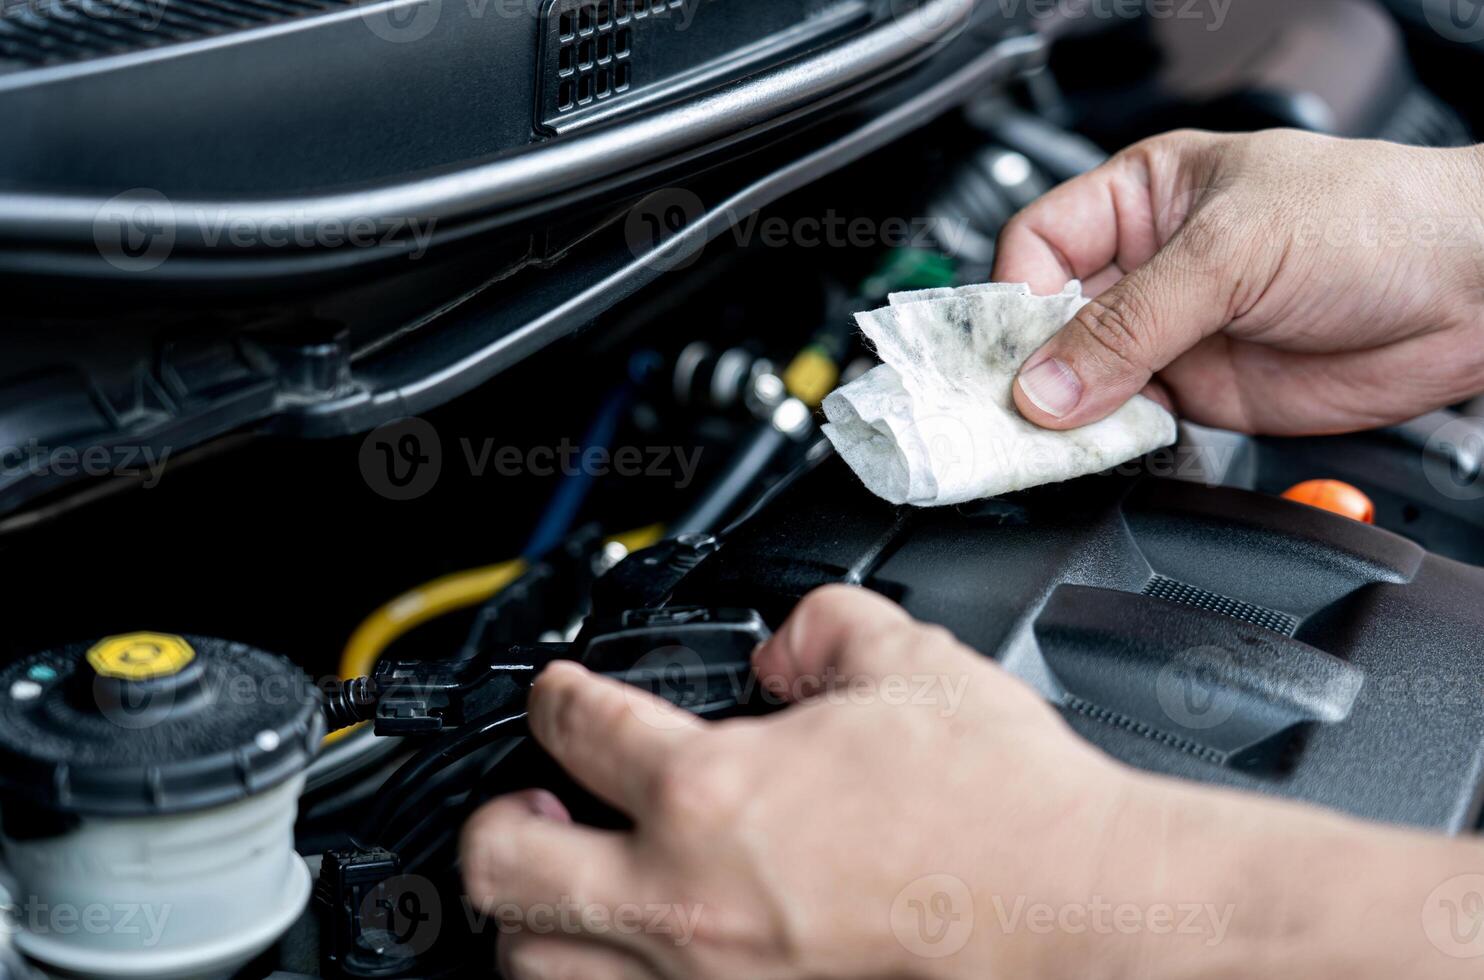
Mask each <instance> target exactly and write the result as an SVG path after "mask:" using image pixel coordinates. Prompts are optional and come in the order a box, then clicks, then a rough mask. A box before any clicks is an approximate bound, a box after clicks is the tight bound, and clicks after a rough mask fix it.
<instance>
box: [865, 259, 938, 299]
mask: <svg viewBox="0 0 1484 980" xmlns="http://www.w3.org/2000/svg"><path fill="white" fill-rule="evenodd" d="M957 282H958V265H957V263H955V262H954V261H953V259H951V258H949V257H948V256H946V255H944V254H942V253H941V252H935V251H932V250H931V249H926V248H897V249H892V250H891V251H890V252H888V253H887V254H886V256H885V257H883V258H882V260H881V264H880V265H879V266H877V267H876V271H875V272H874V273H872V274H871V275H870V276H869V277H867V278H866V280H865V281H864V282H863V283H861V287H860V292H861V295H862V296H864V297H865V298H866V299H867V300H870V301H871V302H879V301H880V300H883V299H885V298H886V294H887V293H894V292H899V291H901V290H906V289H933V288H936V287H941V286H953V285H956V284H957Z"/></svg>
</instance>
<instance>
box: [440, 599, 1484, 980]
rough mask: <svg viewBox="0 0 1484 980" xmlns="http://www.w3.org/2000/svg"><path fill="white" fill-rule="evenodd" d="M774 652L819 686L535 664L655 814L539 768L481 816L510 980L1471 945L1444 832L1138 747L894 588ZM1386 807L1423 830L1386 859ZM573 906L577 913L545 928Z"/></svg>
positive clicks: (911, 968)
mask: <svg viewBox="0 0 1484 980" xmlns="http://www.w3.org/2000/svg"><path fill="white" fill-rule="evenodd" d="M754 666H755V672H756V674H757V675H758V677H759V678H761V679H762V680H763V682H764V683H765V684H766V685H767V687H768V689H769V690H770V691H773V692H775V693H777V694H779V695H780V696H786V697H788V698H790V699H791V700H800V701H802V702H804V703H802V704H799V705H796V706H794V707H792V708H789V709H787V710H785V711H783V712H782V713H780V714H777V715H773V716H770V717H767V718H761V719H737V720H732V721H727V722H722V723H705V722H702V721H699V720H698V719H696V718H694V717H693V716H690V715H688V714H685V713H684V712H682V711H680V710H679V709H676V708H673V707H671V706H670V705H668V704H667V703H665V702H663V701H659V700H657V699H654V698H652V697H651V696H650V695H649V694H648V693H647V692H639V691H637V690H635V689H633V688H628V687H625V686H623V685H621V684H619V683H618V682H616V681H612V680H609V679H605V678H602V677H598V676H595V675H591V674H588V673H587V672H586V671H584V670H583V669H581V668H580V667H577V666H575V665H572V664H557V665H554V666H552V667H551V668H549V669H548V670H547V671H546V672H544V673H543V674H542V675H541V677H540V678H539V679H538V681H537V683H536V687H535V689H534V690H533V692H532V702H531V715H530V718H531V728H532V732H533V734H534V735H535V737H536V738H537V739H538V740H539V741H540V742H541V743H542V745H543V746H545V748H546V749H547V750H548V751H549V752H550V753H551V754H552V755H553V756H554V757H555V759H556V760H557V761H558V762H559V763H561V764H562V765H563V766H564V767H565V768H567V769H568V770H569V771H570V772H571V774H572V775H573V776H574V777H575V778H576V779H577V781H578V782H580V783H582V784H583V785H584V786H586V787H587V788H588V789H590V790H591V791H592V792H594V793H596V794H597V795H598V796H600V797H601V798H603V799H604V800H606V801H608V802H609V803H611V804H612V805H614V806H616V807H618V808H619V809H621V810H623V811H624V812H625V813H627V814H629V815H630V816H631V817H632V818H633V820H634V828H633V829H632V830H631V831H627V832H616V831H606V830H598V829H594V828H590V827H583V826H578V825H576V824H574V823H572V822H571V819H570V817H569V816H568V814H567V811H566V810H565V808H564V807H563V806H562V804H561V803H560V802H559V801H557V799H556V798H555V797H553V796H552V795H551V794H549V793H545V792H542V791H532V792H526V793H518V794H513V795H511V796H507V797H504V798H501V799H499V800H496V801H494V802H492V803H490V804H488V805H487V806H486V807H484V808H483V809H482V810H480V811H479V812H478V813H477V814H476V815H475V816H474V817H473V818H472V819H471V820H470V822H469V824H468V826H467V827H466V828H465V831H464V837H463V842H462V852H463V869H464V876H465V882H466V886H467V888H468V892H469V896H470V898H471V900H472V901H473V902H474V903H475V904H476V906H477V907H478V908H480V909H482V910H483V911H485V912H486V913H487V914H490V915H492V916H494V917H495V918H496V919H497V920H498V921H501V922H502V923H505V924H506V925H507V926H510V927H517V931H514V932H511V933H509V934H507V935H504V936H502V937H501V940H500V958H501V967H502V972H503V974H504V975H505V976H506V977H507V978H509V980H556V978H562V980H606V978H617V977H621V978H626V980H628V978H666V980H733V978H735V980H765V978H773V980H793V978H798V980H803V978H827V977H840V978H845V977H855V978H862V977H896V978H923V980H928V978H933V980H937V978H948V980H957V978H963V980H984V978H985V977H1011V978H1021V977H1026V978H1030V977H1038V978H1039V977H1045V978H1058V977H1071V976H1076V977H1088V976H1100V977H1108V978H1120V977H1131V978H1132V977H1139V978H1141V980H1157V978H1160V977H1166V976H1168V977H1171V978H1175V977H1188V976H1195V975H1199V976H1203V977H1215V978H1220V977H1243V976H1258V975H1262V974H1263V973H1265V972H1272V971H1274V970H1276V969H1277V968H1278V967H1279V966H1280V965H1282V966H1283V967H1285V968H1286V969H1289V970H1290V972H1292V973H1293V974H1294V975H1299V976H1304V977H1307V978H1314V980H1322V978H1328V977H1331V976H1333V977H1336V978H1338V977H1341V976H1344V977H1371V976H1374V977H1377V978H1381V977H1384V978H1386V980H1394V978H1395V977H1398V976H1403V975H1407V976H1424V975H1426V976H1438V977H1451V976H1459V977H1462V976H1464V975H1465V973H1464V970H1463V969H1461V968H1459V967H1464V968H1466V967H1468V966H1469V964H1468V963H1467V962H1465V961H1462V960H1454V961H1449V960H1447V959H1446V958H1444V957H1443V956H1441V955H1440V954H1439V953H1437V952H1436V950H1432V949H1430V948H1429V947H1428V946H1427V943H1426V942H1425V940H1424V939H1423V936H1422V932H1421V930H1420V929H1418V920H1417V909H1418V908H1419V907H1420V905H1421V902H1422V896H1425V895H1426V894H1427V892H1428V890H1429V889H1431V888H1433V887H1434V885H1435V884H1436V882H1437V881H1440V880H1442V878H1439V877H1436V876H1437V875H1442V876H1443V877H1446V876H1447V875H1448V874H1457V873H1458V871H1460V870H1464V869H1466V864H1465V863H1464V862H1463V861H1462V860H1461V859H1460V856H1459V854H1458V853H1456V852H1454V851H1446V852H1444V851H1440V850H1439V849H1440V848H1446V847H1456V846H1457V845H1455V844H1453V842H1447V841H1436V840H1434V839H1433V838H1430V837H1424V836H1422V835H1404V834H1401V833H1399V832H1383V831H1377V830H1374V829H1373V828H1364V827H1363V825H1359V824H1355V823H1353V822H1351V821H1348V820H1344V819H1343V818H1339V817H1334V816H1329V815H1325V814H1322V813H1319V812H1317V811H1310V810H1307V809H1304V808H1300V807H1296V806H1291V805H1288V804H1281V803H1277V802H1274V801H1261V800H1258V799H1256V798H1252V797H1246V796H1238V795H1236V794H1230V793H1221V792H1217V791H1214V790H1209V789H1202V788H1199V787H1194V786H1189V785H1186V784H1177V783H1174V782H1171V781H1167V780H1163V779H1157V778H1155V777H1151V776H1147V775H1142V774H1138V773H1135V772H1134V771H1132V770H1129V769H1126V768H1124V767H1123V766H1121V765H1119V764H1117V763H1114V762H1113V761H1111V760H1110V759H1108V758H1107V757H1106V756H1103V755H1102V754H1100V753H1099V752H1097V751H1096V750H1094V749H1093V748H1092V747H1091V746H1089V745H1088V744H1087V743H1085V742H1083V741H1082V740H1080V739H1078V738H1077V737H1076V736H1075V735H1074V734H1073V733H1072V732H1071V731H1070V729H1068V728H1067V727H1066V726H1065V725H1064V724H1063V723H1062V721H1061V720H1060V718H1059V717H1058V716H1057V715H1056V714H1055V712H1053V711H1052V710H1051V709H1050V708H1049V707H1048V706H1047V705H1046V704H1045V703H1044V702H1043V701H1042V700H1041V699H1040V698H1039V697H1038V696H1037V695H1036V694H1034V693H1033V692H1032V691H1031V690H1030V689H1029V688H1028V687H1026V686H1024V685H1023V684H1021V683H1020V682H1019V681H1016V680H1014V679H1013V678H1011V677H1010V676H1009V675H1007V674H1005V673H1004V672H1003V671H1002V670H1001V669H1000V668H999V667H998V666H996V665H995V664H994V663H992V662H991V661H989V660H987V659H985V658H983V657H982V656H980V655H978V654H976V653H974V652H973V651H971V650H969V649H967V648H965V647H963V646H962V645H960V644H959V643H957V642H956V641H955V640H953V639H952V637H951V636H950V635H949V634H947V633H946V632H945V631H943V630H942V629H940V628H937V627H930V626H924V625H922V624H920V623H917V622H915V621H913V620H912V619H910V618H909V617H908V616H907V615H906V614H905V613H904V612H902V610H901V609H899V608H898V607H896V606H895V605H893V604H891V603H890V602H888V601H887V600H885V599H882V598H880V597H879V596H876V595H873V594H871V593H868V592H866V591H864V590H861V589H847V588H843V587H831V588H827V589H823V590H820V591H818V592H815V593H813V594H811V595H810V596H809V597H807V598H806V599H805V600H804V601H803V602H802V603H801V604H800V605H799V607H798V609H797V610H796V611H795V612H794V614H793V616H791V617H790V619H789V621H788V622H787V623H786V624H785V625H784V626H783V628H782V629H781V630H780V631H779V633H778V634H777V635H776V636H775V637H774V638H773V639H772V640H771V641H769V642H768V643H766V644H764V645H763V646H762V647H761V648H760V649H759V650H758V652H757V653H756V655H755V658H754ZM1393 833H1394V836H1396V837H1400V838H1404V839H1405V840H1406V841H1408V842H1410V843H1408V844H1406V845H1405V846H1403V845H1399V844H1395V843H1394V842H1392V843H1391V844H1390V845H1388V848H1387V849H1385V850H1384V854H1385V855H1387V857H1386V859H1385V860H1384V861H1383V860H1382V859H1381V858H1375V859H1374V860H1372V859H1373V858H1374V855H1375V854H1376V853H1378V850H1377V848H1378V846H1379V845H1377V844H1376V843H1375V835H1378V834H1380V835H1385V834H1393ZM1476 863H1477V861H1476ZM1442 869H1448V870H1446V873H1445V872H1444V870H1442ZM1367 870H1374V872H1375V882H1374V886H1375V890H1374V893H1369V892H1367V891H1366V889H1365V888H1364V887H1360V888H1357V886H1356V884H1355V882H1356V879H1357V876H1358V875H1361V874H1364V873H1365V872H1366V871H1367ZM1414 879H1415V880H1416V881H1420V882H1421V884H1417V885H1415V887H1414ZM558 907H560V908H565V909H575V910H576V913H577V914H575V915H569V916H567V917H565V918H562V919H561V920H560V921H557V919H555V918H554V917H551V916H549V915H547V916H545V917H542V918H541V919H540V920H539V921H540V922H541V923H542V927H541V929H539V930H538V929H536V928H534V927H532V926H533V924H534V923H536V922H537V921H538V917H537V916H536V914H535V911H536V910H538V909H544V910H546V911H547V912H548V913H549V912H550V910H552V909H553V908H558ZM626 910H627V915H628V917H627V920H626V921H627V923H628V925H627V927H625V926H624V925H623V924H622V923H623V922H624V921H625V914H626ZM594 912H597V913H598V914H596V915H594V914H592V913H594ZM1048 913H1049V914H1050V915H1052V916H1054V919H1053V921H1050V922H1049V923H1048V921H1047V919H1046V916H1047V914H1048ZM1161 922H1162V923H1163V928H1160V927H1159V923H1161ZM1337 947H1339V949H1338V951H1337ZM1424 961H1426V964H1427V965H1428V967H1429V970H1431V967H1434V966H1436V967H1437V969H1436V971H1435V972H1425V973H1424V972H1417V968H1418V967H1419V965H1421V964H1423V962H1424ZM1450 970H1451V971H1453V972H1449V971H1450Z"/></svg>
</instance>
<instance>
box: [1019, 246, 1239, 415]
mask: <svg viewBox="0 0 1484 980" xmlns="http://www.w3.org/2000/svg"><path fill="white" fill-rule="evenodd" d="M1183 237H1184V236H1180V235H1177V236H1176V237H1175V238H1173V239H1171V241H1170V242H1169V244H1167V245H1166V246H1165V247H1164V249H1162V250H1161V251H1159V252H1158V253H1156V254H1155V255H1154V257H1153V258H1151V259H1150V260H1149V261H1148V262H1146V263H1145V264H1144V265H1142V266H1140V267H1139V268H1138V269H1135V270H1134V271H1133V272H1131V273H1129V274H1128V275H1126V276H1124V277H1123V278H1122V279H1120V280H1119V281H1118V282H1117V283H1115V284H1114V285H1113V286H1112V287H1111V288H1109V289H1108V290H1107V291H1105V292H1104V293H1102V294H1101V295H1099V296H1098V298H1097V299H1094V300H1092V301H1091V302H1089V303H1087V305H1085V306H1083V307H1082V309H1080V310H1078V311H1077V315H1076V316H1074V317H1072V321H1071V322H1070V323H1068V324H1067V325H1066V326H1064V327H1062V328H1061V330H1059V331H1057V333H1056V335H1055V336H1053V337H1052V338H1051V339H1050V340H1048V341H1047V342H1046V343H1045V344H1044V345H1042V346H1041V348H1040V349H1039V350H1037V351H1036V352H1035V353H1034V354H1032V355H1031V356H1030V357H1029V358H1028V359H1027V360H1026V362H1025V364H1024V365H1023V366H1022V367H1021V369H1020V374H1019V376H1018V377H1017V379H1016V382H1015V389H1014V395H1015V405H1016V407H1017V408H1019V409H1020V413H1021V414H1022V415H1024V416H1025V417H1026V418H1027V419H1029V420H1030V421H1032V422H1034V423H1036V424H1037V425H1040V426H1044V427H1046V428H1048V429H1071V428H1076V427H1077V426H1081V425H1087V424H1089V423H1092V422H1096V421H1097V420H1098V419H1101V418H1103V417H1104V416H1106V415H1108V414H1110V413H1111V412H1113V411H1114V410H1115V409H1117V408H1118V407H1119V406H1120V405H1122V404H1123V403H1124V402H1126V401H1128V400H1129V399H1130V398H1132V397H1133V396H1134V395H1136V394H1138V393H1139V391H1140V390H1141V389H1143V387H1144V386H1145V385H1146V384H1148V383H1149V378H1150V376H1151V375H1153V374H1154V372H1155V371H1158V370H1160V369H1161V368H1163V367H1164V366H1165V365H1167V364H1169V363H1170V362H1171V361H1173V360H1174V359H1175V358H1177V357H1179V356H1180V355H1181V354H1183V353H1185V352H1186V351H1187V350H1189V349H1190V348H1192V347H1194V346H1195V345H1196V344H1197V343H1198V342H1200V341H1201V340H1202V339H1203V338H1205V337H1207V336H1209V335H1211V334H1213V333H1215V332H1216V331H1218V330H1220V329H1221V328H1222V327H1224V326H1226V324H1227V323H1228V322H1229V321H1230V316H1229V313H1228V310H1229V302H1230V295H1229V289H1228V288H1227V287H1226V286H1225V284H1224V277H1223V276H1222V275H1221V273H1220V272H1218V271H1201V272H1193V271H1191V265H1192V264H1193V263H1185V262H1182V261H1181V253H1182V252H1183V251H1184V250H1185V249H1187V248H1188V247H1189V246H1188V244H1186V243H1184V242H1183V241H1182V238H1183Z"/></svg>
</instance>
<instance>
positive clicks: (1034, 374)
mask: <svg viewBox="0 0 1484 980" xmlns="http://www.w3.org/2000/svg"><path fill="white" fill-rule="evenodd" d="M1017 383H1018V384H1019V385H1020V390H1021V391H1023V392H1024V393H1025V397H1026V398H1028V399H1030V403H1031V404H1032V405H1034V406H1036V407H1037V408H1039V409H1040V410H1041V411H1043V412H1045V413H1046V414H1047V415H1050V416H1053V417H1055V418H1061V417H1062V416H1064V415H1066V414H1067V413H1068V412H1070V411H1071V410H1072V409H1074V408H1076V407H1077V402H1078V400H1080V399H1081V398H1082V382H1081V381H1080V380H1078V378H1077V374H1076V372H1075V371H1073V370H1072V369H1071V368H1069V367H1067V365H1066V363H1065V362H1064V361H1061V360H1059V359H1057V358H1055V357H1048V358H1046V360H1044V361H1042V362H1041V363H1039V364H1037V365H1035V366H1034V367H1032V368H1029V369H1027V370H1025V371H1022V372H1020V379H1019V381H1018V382H1017Z"/></svg>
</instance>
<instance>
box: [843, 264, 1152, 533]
mask: <svg viewBox="0 0 1484 980" xmlns="http://www.w3.org/2000/svg"><path fill="white" fill-rule="evenodd" d="M888 299H889V301H890V304H891V305H890V306H888V307H884V308H882V309H879V310H873V311H871V312H869V313H857V314H856V317H855V319H856V323H857V324H859V325H860V328H861V330H862V332H864V333H865V335H866V339H867V340H869V341H870V342H871V344H872V345H873V346H874V347H875V348H876V353H877V355H878V356H880V358H881V360H882V362H883V363H882V364H881V365H879V366H878V367H875V368H872V369H871V370H870V371H868V372H866V374H864V375H862V376H861V377H860V378H858V379H856V380H855V381H852V382H851V383H850V384H848V385H845V386H844V387H841V388H838V389H836V390H835V391H834V392H832V393H831V394H830V395H829V397H828V398H826V399H825V400H824V412H825V415H826V417H828V419H829V424H827V425H826V426H825V427H824V433H825V435H827V436H828V437H829V439H830V442H832V443H834V445H835V449H836V450H837V451H839V453H840V455H841V456H842V457H844V459H845V462H846V463H848V464H850V468H851V469H853V470H854V471H855V473H856V475H857V476H859V477H860V478H861V481H862V482H863V483H865V485H866V486H867V487H868V488H869V489H870V490H871V491H872V492H873V493H875V494H876V495H877V496H879V497H883V498H885V499H886V500H889V501H891V502H892V503H894V504H903V503H907V504H915V505H917V506H919V507H933V506H938V505H941V504H957V503H962V502H964V501H966V500H977V499H979V498H981V497H992V496H995V495H996V494H1001V493H1009V492H1010V491H1012V490H1022V489H1025V488H1026V487H1033V486H1037V485H1039V484H1042V483H1055V482H1057V481H1059V480H1069V479H1071V478H1072V477H1076V476H1083V475H1085V474H1088V473H1096V472H1099V471H1101V470H1105V469H1107V468H1109V467H1111V466H1117V465H1118V464H1119V463H1123V462H1127V461H1128V460H1130V459H1134V458H1135V457H1138V456H1142V455H1143V454H1144V453H1147V452H1149V451H1150V450H1152V449H1157V448H1158V447H1160V446H1167V445H1169V444H1170V443H1172V442H1174V441H1175V419H1174V418H1173V417H1172V416H1171V415H1170V413H1169V412H1167V411H1165V410H1164V409H1163V408H1161V407H1160V406H1159V405H1157V404H1155V403H1154V402H1152V401H1150V400H1149V399H1147V398H1145V397H1143V396H1142V395H1136V396H1134V398H1133V399H1132V400H1130V401H1129V402H1128V403H1127V404H1125V405H1123V406H1122V407H1121V408H1119V409H1118V411H1116V412H1114V413H1113V414H1112V415H1110V416H1108V417H1107V418H1105V419H1102V420H1101V421H1098V422H1094V423H1092V424H1091V425H1085V426H1082V427H1081V428H1078V429H1069V430H1066V431H1060V432H1058V431H1053V430H1050V429H1043V428H1041V427H1040V426H1038V425H1034V424H1033V423H1031V422H1028V421H1026V420H1025V418H1023V417H1022V416H1021V414H1020V412H1019V411H1018V410H1017V409H1016V408H1015V405H1014V402H1013V400H1012V397H1011V386H1012V385H1013V384H1014V382H1015V375H1016V373H1017V372H1018V371H1019V370H1020V366H1021V365H1022V364H1023V363H1025V359H1026V358H1027V357H1029V356H1030V355H1031V354H1033V353H1035V352H1036V350H1037V349H1038V348H1039V347H1040V346H1041V345H1042V344H1044V343H1045V342H1046V341H1047V340H1049V339H1050V338H1051V335H1052V334H1054V333H1056V331H1057V330H1058V329H1060V328H1061V327H1062V325H1063V324H1065V323H1066V322H1067V321H1068V320H1070V319H1071V318H1072V315H1073V314H1074V313H1076V312H1077V310H1078V309H1079V308H1080V307H1081V306H1082V305H1083V304H1084V303H1086V302H1087V300H1086V299H1084V298H1083V296H1082V285H1081V283H1079V282H1076V281H1073V282H1070V283H1067V286H1066V288H1065V289H1063V290H1062V291H1061V292H1060V293H1058V294H1056V295H1054V296H1036V295H1034V294H1033V293H1032V292H1031V290H1030V287H1029V286H1028V285H1026V284H1025V283H984V284H979V285H973V286H963V287H960V288H958V289H924V290H921V291H918V292H912V293H893V294H892V295H891V296H890V297H888Z"/></svg>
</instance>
